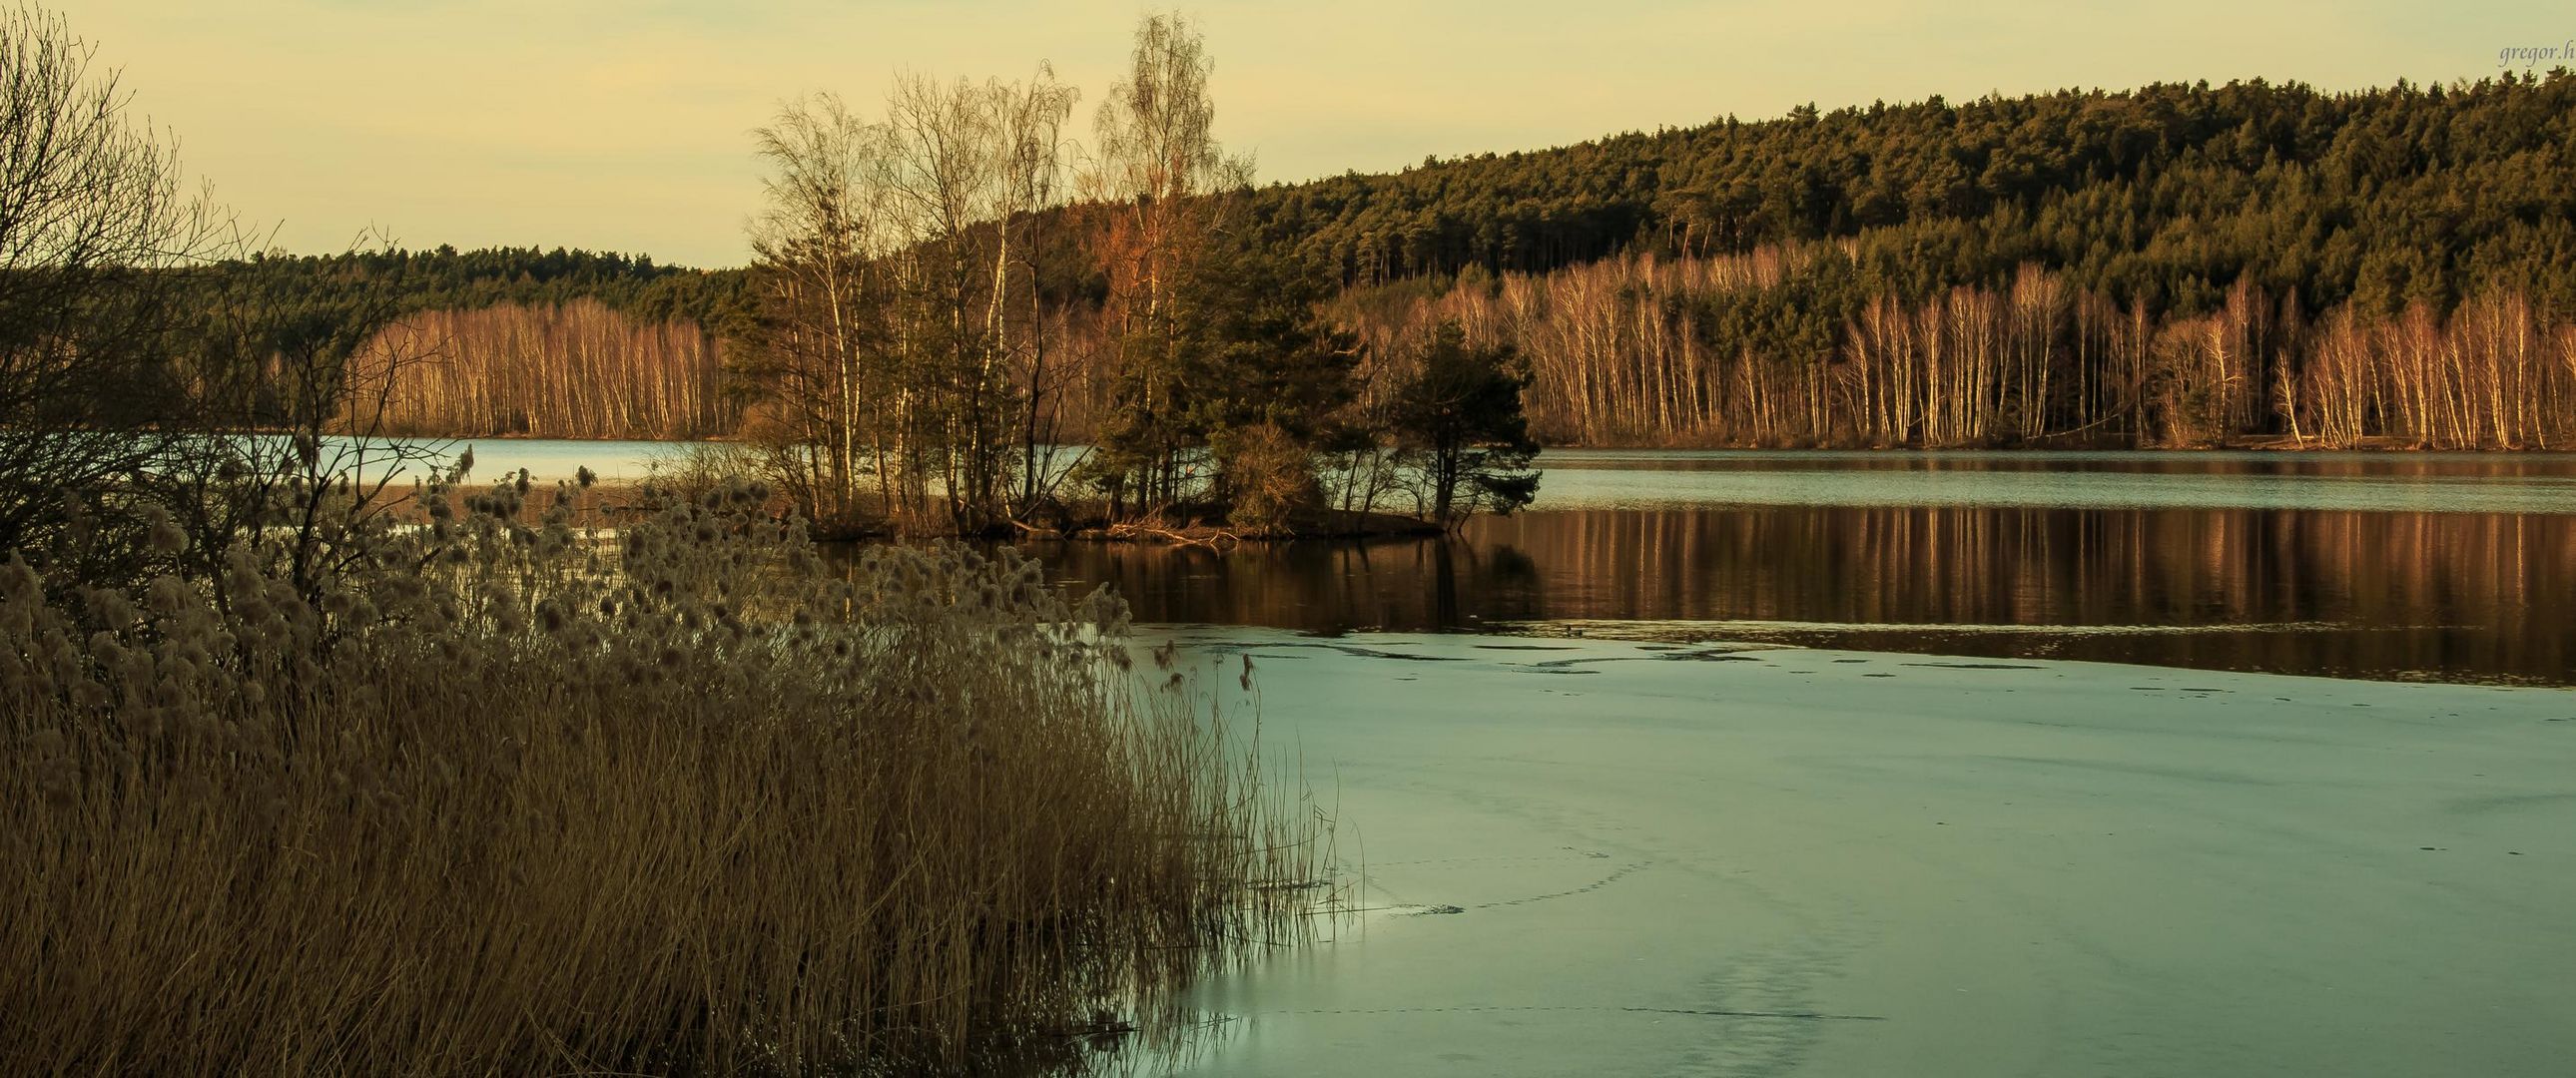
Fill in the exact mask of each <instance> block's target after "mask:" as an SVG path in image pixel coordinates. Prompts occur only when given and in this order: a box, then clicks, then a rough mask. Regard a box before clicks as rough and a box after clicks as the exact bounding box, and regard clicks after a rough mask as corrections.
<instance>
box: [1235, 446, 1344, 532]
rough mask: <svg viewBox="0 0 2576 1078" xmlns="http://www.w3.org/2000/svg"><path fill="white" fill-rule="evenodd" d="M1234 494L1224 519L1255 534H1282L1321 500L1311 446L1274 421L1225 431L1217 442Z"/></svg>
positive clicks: (1322, 497) (1288, 530)
mask: <svg viewBox="0 0 2576 1078" xmlns="http://www.w3.org/2000/svg"><path fill="white" fill-rule="evenodd" d="M1217 451H1218V454H1219V457H1220V463H1221V466H1222V468H1223V470H1224V475H1225V482H1226V486H1227V489H1228V492H1229V493H1230V494H1231V495H1232V498H1231V500H1230V502H1229V503H1228V506H1227V511H1226V520H1227V522H1228V523H1230V524H1233V525H1234V526H1235V527H1238V528H1241V529H1243V530H1244V531H1246V532H1249V533H1251V534H1254V535H1284V534H1288V533H1289V532H1290V531H1291V530H1292V529H1293V527H1294V524H1295V521H1296V519H1297V517H1298V516H1299V515H1301V514H1304V513H1308V512H1311V511H1312V510H1314V509H1315V508H1316V507H1317V506H1319V505H1321V504H1323V500H1324V491H1323V486H1322V484H1321V483H1320V482H1318V481H1317V480H1316V478H1315V460H1314V452H1313V451H1312V450H1310V449H1308V448H1307V447H1306V445H1305V443H1303V442H1300V441H1298V440H1297V439H1296V438H1295V437H1293V436H1291V435H1290V434H1289V433H1288V432H1287V431H1285V430H1282V429H1281V428H1280V427H1279V425H1278V424H1275V423H1260V424H1255V425H1253V426H1250V427H1245V428H1243V429H1242V430H1239V431H1231V432H1228V434H1227V436H1226V437H1225V438H1224V439H1222V440H1221V442H1220V443H1219V445H1218V446H1217Z"/></svg>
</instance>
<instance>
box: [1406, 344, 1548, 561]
mask: <svg viewBox="0 0 2576 1078" xmlns="http://www.w3.org/2000/svg"><path fill="white" fill-rule="evenodd" d="M1529 381H1530V379H1529V374H1528V372H1527V371H1526V370H1524V369H1523V368H1522V366H1521V363H1520V354H1519V350H1518V349H1516V348H1514V347H1513V346H1511V345H1509V344H1495V345H1487V346H1482V347H1479V346H1476V345H1472V344H1469V343H1468V341H1467V333H1466V330H1464V329H1463V328H1461V327H1460V326H1459V325H1458V324H1457V323H1455V322H1447V323H1443V324H1441V325H1440V326H1439V327H1437V328H1435V329H1433V330H1432V331H1431V335H1430V337H1429V338H1428V339H1427V340H1425V341H1424V342H1423V343H1422V346H1421V351H1420V353H1419V356H1418V365H1417V366H1416V367H1415V369H1414V371H1413V373H1412V374H1411V376H1409V377H1408V378H1406V379H1405V380H1404V382H1403V383H1402V384H1401V385H1400V386H1398V387H1397V389H1396V396H1395V407H1394V409H1393V418H1394V422H1395V428H1396V429H1395V434H1396V437H1397V438H1398V439H1399V441H1400V442H1401V443H1402V444H1403V445H1404V446H1405V447H1406V449H1407V450H1408V451H1409V453H1410V455H1411V456H1412V458H1413V459H1414V461H1415V466H1416V467H1417V468H1419V469H1420V471H1421V473H1422V476H1423V481H1424V485H1425V486H1426V487H1428V488H1429V493H1428V498H1427V499H1426V500H1427V501H1428V502H1429V506H1428V508H1429V509H1430V511H1431V518H1432V519H1433V520H1436V521H1439V522H1441V523H1442V524H1455V523H1457V522H1458V521H1459V520H1462V519H1464V518H1465V517H1466V516H1467V515H1468V514H1470V513H1473V512H1475V511H1476V510H1478V509H1486V510H1491V511H1493V512H1496V513H1503V514H1509V513H1511V512H1512V511H1513V510H1516V509H1519V508H1521V507H1522V506H1525V505H1528V504H1529V503H1530V501H1531V500H1532V499H1534V498H1536V497H1537V496H1538V473H1537V472H1536V471H1534V470H1532V469H1531V467H1530V465H1531V463H1532V462H1533V461H1534V460H1536V459H1537V457H1538V443H1537V442H1536V441H1533V440H1532V439H1531V438H1530V434H1529V422H1528V420H1527V419H1525V418H1524V417H1523V416H1522V414H1521V390H1522V389H1524V388H1526V387H1528V385H1529Z"/></svg>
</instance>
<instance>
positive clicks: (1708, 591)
mask: <svg viewBox="0 0 2576 1078" xmlns="http://www.w3.org/2000/svg"><path fill="white" fill-rule="evenodd" d="M1555 474H1556V473H1551V478H1553V477H1554V476H1555ZM1036 553H1038V554H1039V555H1040V556H1041V557H1042V558H1044V559H1045V560H1046V561H1048V562H1049V563H1050V567H1051V569H1052V571H1053V572H1054V573H1056V574H1057V575H1058V576H1059V577H1061V578H1063V579H1065V580H1067V581H1069V582H1075V583H1078V584H1083V585H1088V584H1091V583H1103V582H1105V583H1110V584H1113V585H1115V586H1116V587H1117V588H1118V590H1119V591H1120V592H1121V593H1122V594H1124V595H1125V596H1127V598H1128V600H1129V602H1130V603H1131V604H1132V605H1133V607H1134V609H1135V612H1136V616H1137V618H1138V620H1140V621H1164V622H1212V623H1229V624H1253V625H1270V626H1280V627H1286V628H1292V629H1300V630H1307V631H1315V632H1342V631H1350V630H1359V629H1386V630H1393V631H1422V630H1452V631H1455V630H1466V631H1477V630H1492V629H1508V630H1514V631H1537V632H1563V631H1591V632H1595V633H1600V632H1604V631H1614V632H1626V633H1634V632H1636V631H1638V630H1640V629H1643V630H1645V631H1646V632H1648V633H1649V634H1653V635H1672V636H1679V637H1691V638H1706V639H1745V640H1774V641H1780V642H1786V643H1797V644H1808V645H1815V646H1832V647H1844V648H1859V649H1872V650H1892V651H1917V652H1930V653H1941V654H1959V655H1980V656H1998V657H2046V658H2064V659H2092V660H2101V661H2110V662H2134V663H2149V664H2156V665H2171V666H2185V667H2201V668H2210V669H2226V670H2250V671H2267V672H2276V673H2294V674H2314V675H2324V676H2334V677H2360V678H2383V679H2438V680H2445V681H2481V682H2523V683H2540V684H2557V685H2565V684H2576V516H2570V515H2552V514H2533V513H2421V512H2416V513H2397V512H2359V511H2316V510H2306V509H2245V508H2216V509H2211V508H2195V509H2164V508H2147V509H2138V508H2063V507H2033V506H1954V505H1913V506H1899V505H1752V506H1737V507H1730V508H1689V509H1592V510H1581V511H1553V512H1534V513H1527V514H1523V515H1521V516H1517V517H1512V518H1507V519H1480V520H1477V521H1475V522H1473V523H1472V524H1471V525H1470V526H1469V527H1468V528H1467V529H1466V531H1465V532H1464V533H1463V534H1462V535H1460V536H1459V537H1458V538H1456V539H1454V540H1451V541H1448V542H1395V543H1372V544H1351V543H1297V544H1288V545H1285V546H1278V547H1261V546H1244V547H1239V548H1235V549H1232V550H1221V551H1212V550H1207V549H1202V548H1188V547H1179V548H1176V547H1161V546H1142V545H1125V544H1096V543H1063V544H1048V545H1046V546H1044V547H1042V548H1038V549H1037V550H1036ZM1613 622H1615V623H1623V624H1620V625H1617V626H1610V625H1604V624H1587V623H1613ZM1638 622H1645V623H1654V624H1650V625H1645V626H1639V625H1636V624H1632V623H1638Z"/></svg>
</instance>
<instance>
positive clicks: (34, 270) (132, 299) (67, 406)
mask: <svg viewBox="0 0 2576 1078" xmlns="http://www.w3.org/2000/svg"><path fill="white" fill-rule="evenodd" d="M95 57H96V49H95V47H94V46H92V45H91V44H89V43H88V42H86V41H83V40H81V39H80V38H77V37H75V36H73V34H72V33H71V31H70V30H69V29H68V28H67V27H66V26H65V25H64V24H63V22H62V20H61V19H59V18H57V17H55V16H53V15H50V14H47V13H45V12H43V11H41V10H39V9H36V8H33V7H19V8H16V9H13V10H9V11H7V12H0V549H10V548H18V547H34V546H41V545H44V544H46V543H47V542H49V541H50V540H51V539H52V538H53V537H54V536H55V535H56V534H57V533H58V532H59V531H60V530H61V529H63V528H64V527H65V526H67V525H70V524H73V523H75V522H77V521H78V520H80V519H82V518H84V517H85V516H86V517H90V518H91V519H96V518H95V515H94V514H93V513H92V512H91V511H90V510H95V509H97V508H99V506H97V505H95V504H94V505H92V506H91V507H90V510H83V509H81V508H80V507H79V506H78V505H77V504H76V503H77V502H78V501H79V500H80V499H84V498H87V499H91V500H92V501H93V502H95V501H97V500H99V499H104V498H107V497H109V495H110V494H111V492H115V491H120V490H122V491H131V489H132V488H133V486H134V484H135V483H136V482H137V481H138V480H139V479H140V478H141V477H142V476H145V475H146V474H148V473H149V472H150V471H151V470H152V469H153V468H154V467H155V465H156V464H157V462H159V461H160V460H161V459H162V458H163V457H164V456H165V455H166V453H167V452H168V451H169V450H170V448H171V446H170V439H169V437H168V432H169V430H170V429H171V427H172V426H173V424H172V423H171V422H170V421H171V420H173V419H175V418H177V416H176V414H175V413H177V412H180V411H182V410H183V409H184V405H183V401H184V390H185V388H186V386H187V383H188V382H189V381H190V380H191V379H192V378H193V377H195V376H196V375H197V373H198V372H195V371H193V370H191V367H192V362H191V360H190V358H189V357H188V356H187V355H186V348H187V344H188V341H189V334H188V332H187V322H188V321H189V320H190V319H191V317H192V315H193V312H194V310H195V308H194V307H193V306H192V303H191V301H190V299H189V289H190V288H191V286H192V284H193V282H192V281H191V279H190V278H188V277H187V276H186V275H184V274H182V273H181V272H179V271H180V270H182V269H184V268H186V267H191V266H198V265H202V264H205V263H207V262H209V261H211V260H212V259H214V258H217V257H220V256H222V255H224V254H226V253H229V252H231V251H234V250H237V249H239V247H240V246H241V245H240V242H239V240H240V237H239V233H238V230H237V229H235V228H234V227H233V222H232V221H231V219H230V218H229V217H227V216H225V215H224V214H223V213H221V212H220V211H219V210H217V209H216V208H215V206H214V204H213V202H212V201H211V199H209V198H208V197H207V196H206V195H205V193H204V192H203V190H202V189H192V188H191V187H190V186H189V185H188V184H187V183H186V182H185V181H184V180H183V178H182V175H181V170H180V166H179V158H178V152H177V150H176V148H175V146H171V145H167V144H165V143H164V141H163V140H161V139H159V138H156V137H155V133H154V132H153V131H152V130H151V129H150V127H149V126H148V125H147V124H145V123H143V122H141V121H138V120H136V119H135V118H134V117H133V116H131V114H130V109H129V104H130V99H129V98H128V96H127V95H126V94H125V93H124V92H123V91H121V90H120V89H119V88H118V86H117V72H115V71H114V70H96V69H94V66H93V65H94V61H95Z"/></svg>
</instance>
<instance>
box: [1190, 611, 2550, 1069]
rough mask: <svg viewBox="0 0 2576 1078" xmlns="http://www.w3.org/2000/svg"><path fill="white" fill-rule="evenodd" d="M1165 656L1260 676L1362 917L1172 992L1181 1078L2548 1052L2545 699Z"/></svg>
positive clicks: (1561, 643)
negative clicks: (1197, 1052)
mask: <svg viewBox="0 0 2576 1078" xmlns="http://www.w3.org/2000/svg"><path fill="white" fill-rule="evenodd" d="M1177 635H1179V636H1180V637H1181V638H1182V639H1183V640H1184V641H1185V642H1187V643H1189V644H1190V645H1191V646H1192V648H1193V649H1194V650H1195V651H1196V652H1197V653H1198V654H1199V655H1200V656H1201V659H1200V660H1199V661H1202V662H1207V663H1215V662H1220V661H1222V662H1223V663H1225V670H1226V673H1227V675H1229V676H1226V677H1222V678H1212V679H1210V680H1211V682H1212V683H1217V684H1226V685H1229V686H1230V685H1231V683H1232V678H1231V676H1230V675H1231V673H1232V671H1233V669H1234V663H1235V661H1236V660H1234V659H1233V655H1235V654H1236V653H1239V652H1249V653H1251V654H1252V655H1253V656H1254V662H1255V664H1256V666H1257V673H1258V677H1259V684H1258V691H1259V693H1260V695H1261V697H1262V706H1263V713H1264V716H1265V736H1266V737H1269V738H1274V739H1294V740H1295V742H1297V743H1298V744H1299V745H1301V746H1302V750H1303V754H1304V757H1305V759H1306V762H1307V768H1308V772H1309V775H1310V778H1312V779H1313V780H1314V781H1315V782H1316V783H1317V784H1318V785H1319V786H1322V787H1323V788H1324V789H1325V790H1326V791H1327V796H1328V797H1329V796H1330V791H1331V790H1332V789H1333V788H1334V787H1335V786H1336V785H1338V791H1339V799H1340V809H1341V814H1342V818H1343V820H1344V831H1343V840H1342V845H1343V848H1344V852H1345V854H1346V855H1348V854H1350V853H1353V852H1356V851H1355V849H1354V847H1356V846H1357V845H1358V844H1359V843H1360V842H1364V844H1365V852H1366V859H1367V867H1366V877H1367V892H1366V895H1367V900H1368V904H1369V905H1371V906H1375V907H1384V908H1382V909H1378V910H1377V911H1376V912H1372V913H1369V914H1366V915H1364V916H1363V917H1361V918H1360V919H1359V920H1358V923H1357V924H1355V925H1353V926H1351V927H1349V928H1348V929H1346V930H1344V931H1342V932H1341V933H1339V938H1338V941H1337V942H1332V943H1328V944H1325V945H1323V946H1320V947H1318V948H1315V949H1314V950H1312V951H1311V952H1308V953H1304V954H1300V955H1297V956H1294V957H1290V958H1284V959H1281V960H1277V961H1273V962H1269V963H1266V964H1263V965H1261V966H1259V967H1257V968H1255V969H1253V970H1251V971H1249V972H1246V973H1244V974H1241V975H1238V976H1232V977H1228V978H1225V979H1222V980H1220V981H1217V982H1215V983H1213V984H1210V985H1209V986H1207V988H1206V989H1205V991H1204V992H1203V993H1202V996H1201V999H1200V1001H1199V1002H1200V1004H1201V1005H1202V1006H1204V1007H1206V1008H1208V1009H1210V1010H1214V1011H1218V1012H1223V1013H1228V1014H1234V1015H1240V1016H1242V1018H1243V1020H1242V1021H1239V1022H1236V1023H1233V1028H1232V1031H1231V1032H1230V1033H1228V1034H1226V1035H1224V1036H1222V1037H1221V1038H1219V1039H1218V1040H1217V1041H1216V1042H1215V1043H1213V1044H1211V1045H1210V1046H1208V1051H1207V1053H1206V1054H1205V1055H1204V1056H1203V1057H1202V1058H1200V1059H1198V1060H1196V1061H1195V1062H1194V1063H1193V1064H1192V1065H1191V1067H1190V1068H1189V1069H1188V1070H1187V1072H1188V1073H1203V1074H1240V1075H1255V1074H1276V1075H1290V1074H1363V1073H1365V1074H1457V1075H1560V1074H1585V1075H1627V1074H1658V1075H1663V1074H1671V1075H1779V1074H1797V1075H2049V1076H2062V1075H2194V1076H2201V1075H2228V1074H2337V1075H2364V1074H2376V1075H2443V1074H2481V1075H2526V1074H2527V1075H2541V1074H2564V1073H2566V1070H2565V1068H2566V1066H2567V1062H2566V1061H2567V1060H2569V1059H2576V1022H2571V1021H2570V1018H2571V1016H2576V972H2571V971H2576V914H2571V912H2570V909H2571V907H2570V900H2571V899H2576V693H2571V692H2569V691H2566V690H2553V689H2495V688H2483V687H2467V686H2442V685H2392V684H2380V683H2363V682H2344V681H2327V680H2318V679H2308V678H2289V677H2277V676H2267V675H2252V674H2225V673H2210V672H2201V671H2189V670H2166V669H2156V668H2146V667H2130V666H2114V665H2101V664H2083V663H2056V662H2020V661H2012V662H1997V661H1988V660H1949V659H1941V658H1931V657H1924V656H1915V655H1887V654H1867V653H1851V652H1832V651H1810V650H1768V651H1742V652H1731V653H1730V652H1728V651H1727V650H1726V649H1722V648H1705V647H1680V648H1675V647H1669V646H1667V647H1660V648H1659V647H1657V646H1655V645H1638V644H1622V643H1610V642H1596V641H1583V640H1544V639H1528V640H1515V639H1509V638H1495V637H1467V636H1451V637H1398V636H1356V637H1346V638H1341V639H1336V640H1316V639H1307V638H1297V637H1291V636H1286V635H1284V634H1278V633H1271V632H1264V631H1259V630H1181V631H1177ZM1355 839H1356V840H1358V841H1356V842H1355V841H1354V840H1355ZM1351 871H1353V872H1356V871H1357V868H1356V866H1353V868H1352V869H1351ZM1450 907H1455V908H1456V909H1457V910H1458V911H1459V912H1455V913H1448V912H1430V911H1434V910H1445V909H1447V908H1450Z"/></svg>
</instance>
